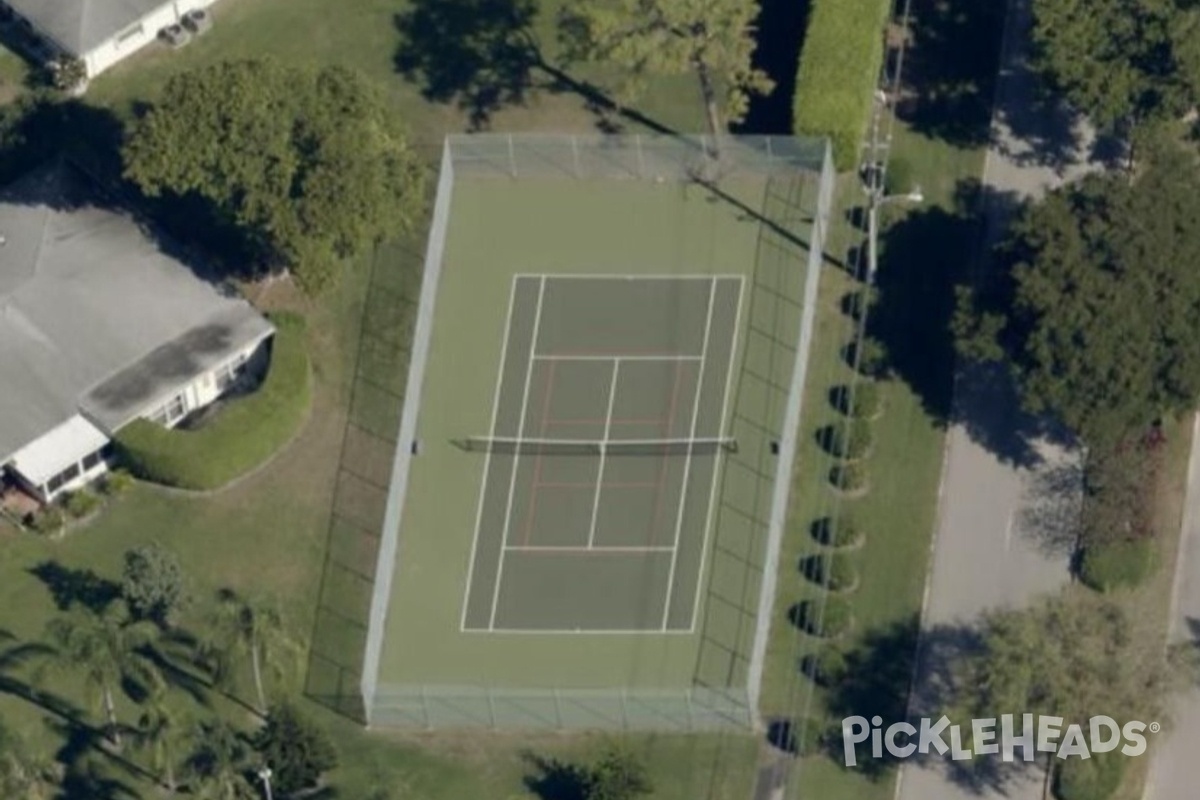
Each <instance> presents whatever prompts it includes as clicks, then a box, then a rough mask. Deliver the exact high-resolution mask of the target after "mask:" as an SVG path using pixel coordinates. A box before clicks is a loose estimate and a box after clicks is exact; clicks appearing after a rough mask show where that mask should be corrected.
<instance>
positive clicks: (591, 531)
mask: <svg viewBox="0 0 1200 800" xmlns="http://www.w3.org/2000/svg"><path fill="white" fill-rule="evenodd" d="M620 374H621V359H619V358H618V359H615V360H614V361H613V368H612V383H610V384H609V386H608V410H607V411H605V413H604V438H603V441H604V442H605V443H607V442H608V436H609V433H611V431H612V416H613V403H614V402H615V401H616V399H617V378H618V377H619V376H620ZM607 459H608V448H607V447H601V448H600V467H599V469H597V470H596V494H595V495H594V496H593V497H592V523H591V525H589V526H588V539H587V546H588V549H589V550H590V549H591V548H592V543H593V542H595V540H596V520H597V518H599V516H600V492H601V490H602V489H603V488H604V462H605V461H606V460H607Z"/></svg>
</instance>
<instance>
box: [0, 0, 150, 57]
mask: <svg viewBox="0 0 1200 800" xmlns="http://www.w3.org/2000/svg"><path fill="white" fill-rule="evenodd" d="M3 2H4V3H6V4H7V5H8V6H10V7H11V8H12V9H13V10H14V11H16V12H17V13H18V14H20V15H21V16H22V17H24V18H25V19H27V20H29V22H30V23H31V24H32V25H33V26H34V27H35V28H37V29H38V30H39V31H41V32H42V33H43V34H45V35H46V36H49V37H50V38H51V39H53V40H54V41H55V42H56V43H58V45H59V46H60V47H63V48H65V49H66V50H69V51H70V52H71V53H73V54H74V55H77V56H79V55H83V54H84V53H87V52H88V51H90V50H92V49H93V48H95V47H96V45H98V44H102V43H103V42H105V41H107V40H109V39H111V38H112V37H113V36H115V35H117V34H118V33H120V32H121V31H123V30H125V29H126V28H128V27H129V26H130V25H133V24H134V23H135V22H137V21H138V20H139V19H141V18H142V17H144V16H146V15H147V14H149V13H150V12H151V11H153V10H154V9H156V8H159V7H161V6H164V5H167V4H168V3H169V2H171V0H3Z"/></svg>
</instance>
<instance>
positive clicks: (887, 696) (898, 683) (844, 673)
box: [826, 616, 919, 781]
mask: <svg viewBox="0 0 1200 800" xmlns="http://www.w3.org/2000/svg"><path fill="white" fill-rule="evenodd" d="M918 630H919V622H918V620H917V617H916V616H912V617H910V618H908V619H904V620H900V621H897V622H893V623H892V624H890V625H886V626H884V627H881V628H873V629H870V630H867V631H864V632H863V633H862V634H861V635H859V636H857V637H855V638H854V640H853V641H852V642H851V643H850V644H849V645H848V646H847V647H846V648H845V650H844V651H843V656H844V662H843V666H842V668H841V669H839V671H838V678H837V680H834V681H831V685H830V687H829V695H828V699H827V701H826V704H827V707H828V709H829V716H830V717H831V718H832V719H839V720H840V719H845V718H846V717H853V716H861V717H866V718H867V719H870V718H871V717H873V716H876V715H878V716H881V717H883V719H884V720H885V721H886V722H885V724H887V725H890V724H891V723H892V722H896V721H899V720H902V719H905V718H906V712H907V705H908V692H909V687H910V686H911V685H912V675H913V665H914V663H915V655H916V649H917V634H918ZM827 744H828V753H829V756H830V758H832V759H833V760H834V761H836V762H837V763H842V762H843V758H844V753H843V744H842V737H841V736H831V737H830V738H829V741H828V742H827ZM865 744H866V747H865V748H864V749H863V751H862V752H861V753H860V756H861V757H860V758H859V759H858V765H857V766H856V767H855V770H856V771H857V772H860V773H862V774H863V775H864V776H866V777H867V778H869V779H871V780H872V781H878V780H881V779H883V778H884V777H885V776H886V775H887V774H888V773H889V772H890V770H891V768H892V767H893V766H894V765H895V759H894V758H893V757H891V756H888V755H886V754H885V757H884V758H872V757H870V745H869V743H865Z"/></svg>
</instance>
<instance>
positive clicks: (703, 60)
mask: <svg viewBox="0 0 1200 800" xmlns="http://www.w3.org/2000/svg"><path fill="white" fill-rule="evenodd" d="M758 13H759V7H758V4H757V3H755V2H747V1H746V0H597V2H589V3H578V4H575V6H573V7H572V8H571V10H570V11H568V12H567V13H566V14H564V16H563V19H562V26H561V27H562V32H563V38H564V39H565V40H566V42H567V45H568V50H569V51H571V52H572V53H573V54H574V55H576V56H580V57H582V58H584V59H586V60H589V61H593V62H596V63H601V64H613V65H616V66H618V67H620V68H621V69H623V70H625V73H626V74H625V80H624V81H623V82H622V84H621V85H620V87H619V89H620V93H621V95H622V97H623V100H625V101H626V102H631V101H632V100H633V99H634V98H636V97H637V95H638V94H639V93H640V92H641V90H642V89H643V88H644V86H645V81H646V79H647V78H648V77H650V76H652V75H695V76H696V77H697V79H698V80H699V82H700V92H701V95H702V98H703V100H704V108H705V112H706V114H707V116H708V127H709V133H710V134H712V135H713V136H717V135H719V134H720V133H722V132H723V131H724V129H725V125H726V124H727V123H728V122H730V121H733V122H736V121H739V120H741V119H742V118H743V117H744V116H745V114H746V111H747V109H748V105H749V96H750V95H751V94H766V93H767V92H769V91H770V90H771V88H772V86H773V83H772V81H771V79H770V78H769V77H768V76H767V74H766V73H765V72H763V71H762V70H760V69H756V68H755V67H754V66H753V63H752V61H751V58H752V56H753V55H754V47H755V40H754V21H755V19H757V17H758Z"/></svg>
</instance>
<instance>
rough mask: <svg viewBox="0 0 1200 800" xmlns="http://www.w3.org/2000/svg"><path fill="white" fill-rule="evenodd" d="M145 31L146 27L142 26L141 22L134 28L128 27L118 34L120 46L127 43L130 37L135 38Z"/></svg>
mask: <svg viewBox="0 0 1200 800" xmlns="http://www.w3.org/2000/svg"><path fill="white" fill-rule="evenodd" d="M143 33H145V29H144V28H142V24H141V23H140V22H139V23H138V24H137V25H134V26H133V27H132V28H128V29H126V30H123V31H121V32H120V33H118V34H117V46H118V47H120V46H121V45H123V44H126V43H127V42H128V41H129V40H130V39H132V38H134V37H135V36H141V35H142V34H143Z"/></svg>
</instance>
